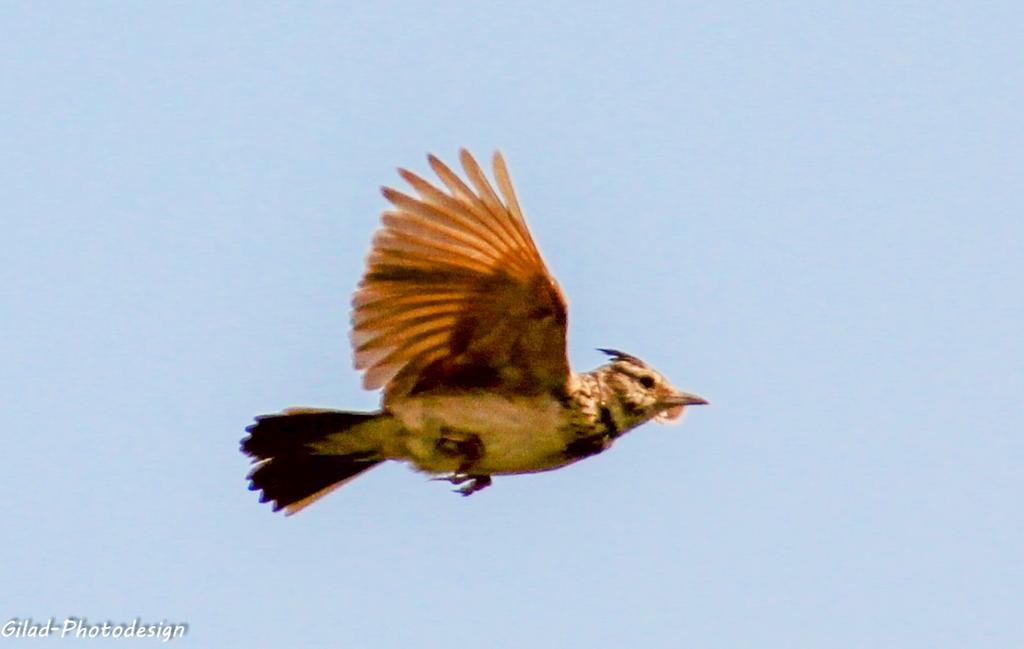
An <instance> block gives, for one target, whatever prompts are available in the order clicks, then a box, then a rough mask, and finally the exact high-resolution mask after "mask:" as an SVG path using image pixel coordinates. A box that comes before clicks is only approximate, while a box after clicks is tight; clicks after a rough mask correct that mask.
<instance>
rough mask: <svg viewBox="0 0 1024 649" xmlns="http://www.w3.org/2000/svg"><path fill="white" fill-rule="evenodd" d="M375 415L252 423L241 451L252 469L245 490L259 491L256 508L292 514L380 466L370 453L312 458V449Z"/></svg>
mask: <svg viewBox="0 0 1024 649" xmlns="http://www.w3.org/2000/svg"><path fill="white" fill-rule="evenodd" d="M380 416H381V415H380V414H379V413H353V412H339V411H334V410H292V411H286V412H285V413H284V414H280V415H265V416H261V417H257V418H256V423H254V424H252V425H251V426H249V427H248V428H246V431H248V433H249V436H248V437H246V438H245V439H243V440H242V444H241V450H242V452H243V453H245V454H247V455H249V456H251V457H252V458H253V461H254V462H257V463H258V464H257V465H256V466H255V467H253V470H252V471H251V472H250V473H249V480H250V484H249V489H250V490H252V491H262V492H263V493H262V495H261V496H260V502H273V507H274V511H278V510H280V509H284V510H285V513H286V514H294V513H295V512H297V511H299V510H301V509H302V508H303V507H306V506H307V505H309V504H311V503H313V502H314V501H316V500H318V499H320V498H322V497H323V496H325V495H327V494H328V493H330V492H331V491H333V490H334V489H337V488H338V487H340V486H342V485H343V484H345V483H346V482H348V481H349V480H351V479H352V478H354V477H356V476H357V475H359V474H361V473H363V472H364V471H367V470H369V469H371V468H373V467H375V466H377V465H378V464H380V463H381V462H382V461H383V458H382V457H380V456H379V455H378V454H377V453H376V451H374V450H365V451H358V452H353V453H349V454H346V455H327V454H321V453H318V452H317V449H316V447H315V444H316V443H317V442H322V441H325V440H327V439H328V438H329V437H331V436H334V435H338V434H344V432H345V431H347V430H349V429H351V428H353V427H355V426H358V425H359V424H362V423H365V422H368V421H371V420H374V419H377V418H378V417H380Z"/></svg>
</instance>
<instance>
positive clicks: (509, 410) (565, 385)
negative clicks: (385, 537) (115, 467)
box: [242, 150, 706, 513]
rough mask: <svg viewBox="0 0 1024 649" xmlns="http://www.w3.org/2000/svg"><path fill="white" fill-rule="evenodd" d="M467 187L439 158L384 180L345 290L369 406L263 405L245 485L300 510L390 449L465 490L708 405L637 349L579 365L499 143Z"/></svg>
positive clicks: (473, 167) (549, 464) (591, 450)
mask: <svg viewBox="0 0 1024 649" xmlns="http://www.w3.org/2000/svg"><path fill="white" fill-rule="evenodd" d="M460 157H461V162H462V167H463V170H464V172H465V174H466V178H467V179H468V181H469V184H467V183H466V182H464V181H463V180H462V179H460V178H459V177H458V176H457V175H456V174H455V173H454V172H453V171H452V170H451V169H449V168H448V167H447V166H445V165H444V163H442V162H441V161H440V160H438V159H437V158H435V157H434V156H429V157H428V160H429V163H430V166H431V168H432V169H433V170H434V172H435V173H436V174H437V176H438V177H439V178H440V180H441V183H442V184H443V185H444V187H445V189H446V190H447V191H445V190H442V189H440V188H438V187H436V186H434V185H432V184H430V183H429V182H427V181H426V180H424V179H423V178H420V177H419V176H417V175H416V174H413V173H411V172H409V171H406V170H404V169H400V170H399V174H400V175H401V176H402V178H404V179H405V180H406V181H407V182H408V183H409V184H410V185H411V186H412V188H413V190H414V191H415V193H416V196H413V195H410V194H406V193H403V192H400V191H397V190H395V189H391V188H387V187H385V188H384V189H383V194H384V197H385V198H386V199H387V200H388V201H389V202H390V203H391V204H392V206H393V207H392V209H389V210H387V211H385V212H384V213H383V215H382V218H381V220H382V222H383V227H381V229H379V230H378V231H377V233H376V234H375V235H374V237H373V245H372V248H371V250H370V254H369V256H368V258H367V266H366V272H365V274H364V275H363V279H362V281H361V282H360V284H359V288H358V289H357V291H356V293H355V295H354V297H353V299H352V306H353V313H352V336H351V337H352V346H353V351H354V358H355V366H356V368H357V369H360V370H362V371H363V372H364V374H363V386H364V387H365V388H367V389H371V390H372V389H377V388H383V399H382V409H381V411H379V412H375V413H344V412H338V411H331V410H314V409H293V410H290V411H285V412H284V413H282V414H280V415H269V416H265V417H259V418H257V421H256V423H255V424H253V425H252V426H250V427H249V428H248V429H247V430H248V431H249V433H250V435H249V437H247V438H245V439H244V440H243V441H242V450H243V451H244V452H245V453H247V454H248V455H250V456H252V457H253V458H254V461H255V462H258V464H257V466H256V467H255V468H254V469H253V471H252V472H251V474H250V479H251V481H252V484H251V485H250V488H251V489H254V490H261V491H262V492H263V496H262V500H265V501H266V500H271V501H274V503H275V507H274V508H275V509H278V508H282V507H283V508H285V510H286V511H287V512H288V513H294V512H295V511H298V510H299V509H301V508H302V507H304V506H306V505H308V504H309V503H311V502H313V501H314V500H316V499H318V498H319V497H321V496H323V495H324V494H326V493H327V492H328V491H330V490H332V489H334V488H336V487H338V486H340V485H341V484H343V483H344V482H346V481H347V480H349V479H351V478H352V477H354V476H356V475H358V474H359V473H361V472H362V471H364V470H366V469H368V468H371V467H372V466H375V465H376V464H378V463H379V462H381V461H383V460H386V459H393V460H399V461H406V462H409V463H410V464H412V465H413V466H414V467H416V468H417V469H419V470H422V471H425V472H428V473H431V474H436V475H439V476H443V479H446V480H449V481H451V482H453V483H455V484H462V483H466V484H465V486H463V487H462V488H461V489H459V490H458V491H459V492H460V493H463V494H464V495H469V494H471V493H474V492H475V491H478V490H480V489H482V488H483V487H485V486H487V485H488V484H490V482H491V479H490V476H492V475H497V474H518V473H532V472H537V471H546V470H550V469H553V468H557V467H560V466H564V465H566V464H570V463H572V462H575V461H577V460H579V459H582V458H584V457H587V456H589V455H593V454H595V453H599V452H601V451H603V450H604V449H606V448H608V446H610V445H611V443H612V442H613V441H614V440H615V439H616V438H617V437H619V436H620V435H622V434H623V433H625V432H626V431H628V430H630V429H632V428H634V427H636V426H638V425H640V424H641V423H643V422H645V421H647V420H650V419H653V418H660V419H673V418H678V416H679V415H681V414H682V409H683V408H684V407H685V406H686V405H692V404H700V403H706V402H705V401H704V400H703V399H702V398H700V397H697V396H694V395H690V394H687V393H684V392H680V391H678V390H675V389H674V388H672V386H671V385H670V384H669V383H668V381H666V380H665V379H664V377H662V376H661V375H660V374H658V373H657V372H655V371H654V370H653V369H651V368H650V367H648V366H647V365H646V364H645V363H644V362H643V361H641V360H639V359H637V358H635V357H633V356H630V355H628V354H625V353H623V352H618V351H615V350H602V351H605V352H606V353H608V354H609V355H610V356H611V357H612V362H610V363H609V364H607V365H604V366H602V367H600V368H598V369H596V370H594V371H592V372H589V373H585V374H577V373H573V372H571V371H570V369H569V364H568V360H567V357H566V348H565V339H566V322H567V318H566V302H565V298H564V297H563V296H562V293H561V291H560V290H559V288H558V285H557V283H556V282H555V280H554V278H553V277H552V276H551V275H550V273H549V272H548V270H547V268H546V266H545V264H544V261H543V259H542V258H541V256H540V253H539V251H538V250H537V246H536V244H535V243H534V241H533V238H532V237H531V236H530V232H529V230H528V229H527V226H526V221H525V219H524V218H523V214H522V210H521V208H520V206H519V202H518V200H517V198H516V195H515V192H514V190H513V188H512V183H511V180H510V178H509V175H508V171H507V169H506V166H505V162H504V160H503V159H502V157H501V155H500V154H498V153H495V155H494V177H495V181H496V183H497V186H498V190H497V191H495V189H494V187H493V186H492V185H491V183H490V182H489V181H488V179H487V178H486V176H485V175H484V173H483V171H482V170H481V168H480V166H479V165H478V164H477V162H476V161H475V160H474V159H473V157H472V156H471V155H470V154H469V153H468V152H467V151H465V150H463V151H462V152H461V156H460Z"/></svg>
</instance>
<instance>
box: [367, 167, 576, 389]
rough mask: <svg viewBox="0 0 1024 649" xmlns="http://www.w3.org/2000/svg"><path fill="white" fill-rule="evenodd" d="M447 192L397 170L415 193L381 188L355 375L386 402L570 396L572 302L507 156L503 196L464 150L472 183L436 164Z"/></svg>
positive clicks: (499, 177) (500, 174)
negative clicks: (470, 393)
mask: <svg viewBox="0 0 1024 649" xmlns="http://www.w3.org/2000/svg"><path fill="white" fill-rule="evenodd" d="M427 160H428V162H429V164H430V167H431V168H432V169H433V170H434V172H435V173H436V174H437V176H438V178H439V179H440V181H441V183H442V185H443V186H444V187H445V188H446V189H447V191H445V190H444V189H440V188H438V187H437V186H435V185H433V184H431V183H430V182H428V181H426V180H424V179H423V178H421V177H420V176H418V175H416V174H414V173H412V172H410V171H406V170H404V169H400V170H399V174H400V175H401V177H402V178H403V179H405V180H406V181H407V182H408V183H409V185H411V186H412V188H413V190H414V191H415V192H416V194H417V196H415V197H414V196H411V195H409V194H406V193H403V192H400V191H398V190H395V189H391V188H387V187H386V188H383V190H382V192H383V195H384V197H385V198H386V199H387V200H388V201H389V202H390V203H391V204H392V206H393V209H389V210H387V211H385V212H384V213H383V214H382V216H381V221H382V227H381V229H380V230H378V231H377V233H376V234H375V235H374V238H373V244H372V248H371V250H370V254H369V256H368V257H367V266H366V272H365V273H364V275H363V279H362V281H361V282H360V284H359V288H358V290H357V291H356V294H355V295H354V297H353V299H352V306H353V313H352V327H353V328H352V335H351V338H352V345H353V350H354V356H355V366H356V368H358V369H362V370H364V375H363V385H364V386H365V387H367V388H369V389H374V388H378V387H382V386H384V388H385V402H388V401H390V400H393V399H399V398H403V397H405V396H407V395H409V394H412V393H416V392H420V391H430V390H442V391H443V390H455V389H467V388H468V389H472V388H486V389H491V390H499V391H506V392H528V393H538V392H541V391H555V392H561V391H564V390H565V385H566V382H567V381H568V378H569V367H568V361H567V360H566V354H565V329H566V307H565V299H564V298H563V297H562V294H561V292H560V291H559V290H558V286H557V284H556V283H555V281H554V279H553V278H552V277H551V275H550V274H549V273H548V271H547V268H546V267H545V265H544V261H543V260H542V258H541V256H540V253H539V251H538V250H537V246H536V244H535V243H534V242H533V238H532V237H531V236H530V232H529V229H528V228H527V226H526V221H525V219H524V218H523V215H522V209H521V207H520V205H519V202H518V199H517V197H516V194H515V191H514V189H513V186H512V181H511V179H510V177H509V174H508V169H507V168H506V165H505V161H504V159H503V158H502V157H501V154H499V153H495V155H494V177H495V182H496V184H497V191H495V188H494V186H492V185H491V183H490V181H489V180H488V179H487V177H486V175H485V174H484V172H483V170H482V169H481V168H480V166H479V164H477V162H476V160H474V159H473V157H472V156H471V155H470V154H469V153H468V152H467V151H465V150H462V151H461V152H460V160H461V162H462V167H463V170H464V171H465V173H466V177H467V178H468V181H469V182H468V183H467V182H466V181H464V180H463V179H462V178H460V177H459V176H458V175H457V174H455V173H454V172H453V171H452V170H451V169H450V168H448V167H447V166H446V165H445V164H444V163H443V162H441V161H440V160H439V159H437V158H436V157H434V156H432V155H431V156H428V158H427Z"/></svg>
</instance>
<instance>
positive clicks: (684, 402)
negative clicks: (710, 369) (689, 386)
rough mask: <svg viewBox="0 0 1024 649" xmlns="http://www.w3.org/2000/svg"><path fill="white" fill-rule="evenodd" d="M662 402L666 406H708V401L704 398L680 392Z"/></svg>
mask: <svg viewBox="0 0 1024 649" xmlns="http://www.w3.org/2000/svg"><path fill="white" fill-rule="evenodd" d="M661 402H662V403H663V404H665V405H666V406H706V405H707V404H708V400H707V399H705V398H704V397H698V396H697V395H696V394H690V393H689V392H679V391H678V390H677V391H676V392H674V393H672V394H670V395H669V396H667V397H665V398H664V399H662V401H661Z"/></svg>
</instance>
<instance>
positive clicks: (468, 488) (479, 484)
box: [431, 473, 491, 496]
mask: <svg viewBox="0 0 1024 649" xmlns="http://www.w3.org/2000/svg"><path fill="white" fill-rule="evenodd" d="M431 480H443V481H444V482H450V483H452V484H454V485H460V484H462V483H464V482H468V483H469V484H466V485H464V486H462V487H459V488H458V489H453V490H452V491H453V493H457V494H462V495H463V496H471V495H473V494H475V493H476V492H478V491H480V490H481V489H486V488H487V487H489V486H491V476H489V475H470V474H467V473H453V474H451V475H443V476H438V477H436V478H431Z"/></svg>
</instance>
